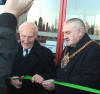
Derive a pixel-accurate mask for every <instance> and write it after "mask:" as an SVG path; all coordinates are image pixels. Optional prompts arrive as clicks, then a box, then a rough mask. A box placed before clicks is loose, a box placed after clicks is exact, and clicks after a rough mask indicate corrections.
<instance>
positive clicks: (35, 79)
mask: <svg viewBox="0 0 100 94" xmlns="http://www.w3.org/2000/svg"><path fill="white" fill-rule="evenodd" d="M43 80H44V79H43V77H41V76H40V75H38V74H35V75H34V76H33V77H32V83H34V82H35V83H38V84H41V83H42V82H43Z"/></svg>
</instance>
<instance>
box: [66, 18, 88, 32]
mask: <svg viewBox="0 0 100 94" xmlns="http://www.w3.org/2000/svg"><path fill="white" fill-rule="evenodd" d="M65 23H66V24H67V23H73V24H75V25H76V26H78V27H82V28H83V31H86V28H85V24H84V22H83V21H82V20H81V19H79V18H72V19H69V20H68V21H67V22H65Z"/></svg>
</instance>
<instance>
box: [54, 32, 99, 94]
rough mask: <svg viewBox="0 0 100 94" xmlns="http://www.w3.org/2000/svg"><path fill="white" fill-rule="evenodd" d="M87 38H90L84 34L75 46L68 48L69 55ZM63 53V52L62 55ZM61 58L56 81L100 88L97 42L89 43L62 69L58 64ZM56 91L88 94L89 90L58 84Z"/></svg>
mask: <svg viewBox="0 0 100 94" xmlns="http://www.w3.org/2000/svg"><path fill="white" fill-rule="evenodd" d="M89 40H90V38H89V37H88V35H87V34H85V36H84V37H83V38H82V39H81V40H80V41H79V43H78V44H77V45H76V47H74V48H69V55H72V54H73V53H74V52H75V51H77V50H78V49H79V48H81V47H82V46H83V45H84V44H85V43H86V42H88V41H89ZM63 55H64V52H63V54H62V57H63ZM62 57H61V59H62ZM61 59H60V61H59V64H58V68H57V80H58V81H64V82H69V83H74V84H78V85H82V86H87V87H91V88H96V89H100V46H98V44H97V43H95V42H92V43H91V44H89V45H88V46H87V47H86V48H85V49H83V50H82V51H81V52H80V53H78V54H77V55H76V56H74V57H73V58H72V59H71V60H70V61H69V63H68V65H67V66H66V67H65V68H64V69H61V66H60V63H61ZM56 92H57V94H61V93H62V94H67V93H68V94H89V92H83V91H79V90H77V89H72V88H68V87H63V86H58V85H57V86H56ZM90 94H92V93H90Z"/></svg>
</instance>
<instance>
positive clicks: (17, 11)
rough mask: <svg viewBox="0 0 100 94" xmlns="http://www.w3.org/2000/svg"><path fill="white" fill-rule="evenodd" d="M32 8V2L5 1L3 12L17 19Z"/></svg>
mask: <svg viewBox="0 0 100 94" xmlns="http://www.w3.org/2000/svg"><path fill="white" fill-rule="evenodd" d="M31 6H32V0H7V1H6V4H5V12H7V13H11V14H13V15H15V16H16V18H18V17H19V16H20V15H21V14H23V13H24V12H26V11H27V10H28V9H29V8H30V7H31Z"/></svg>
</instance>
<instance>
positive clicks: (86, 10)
mask: <svg viewBox="0 0 100 94" xmlns="http://www.w3.org/2000/svg"><path fill="white" fill-rule="evenodd" d="M99 4H100V0H67V11H66V20H67V19H69V18H75V17H78V18H81V19H82V20H83V21H84V22H85V25H86V28H87V33H89V34H94V35H100V5H99Z"/></svg>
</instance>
